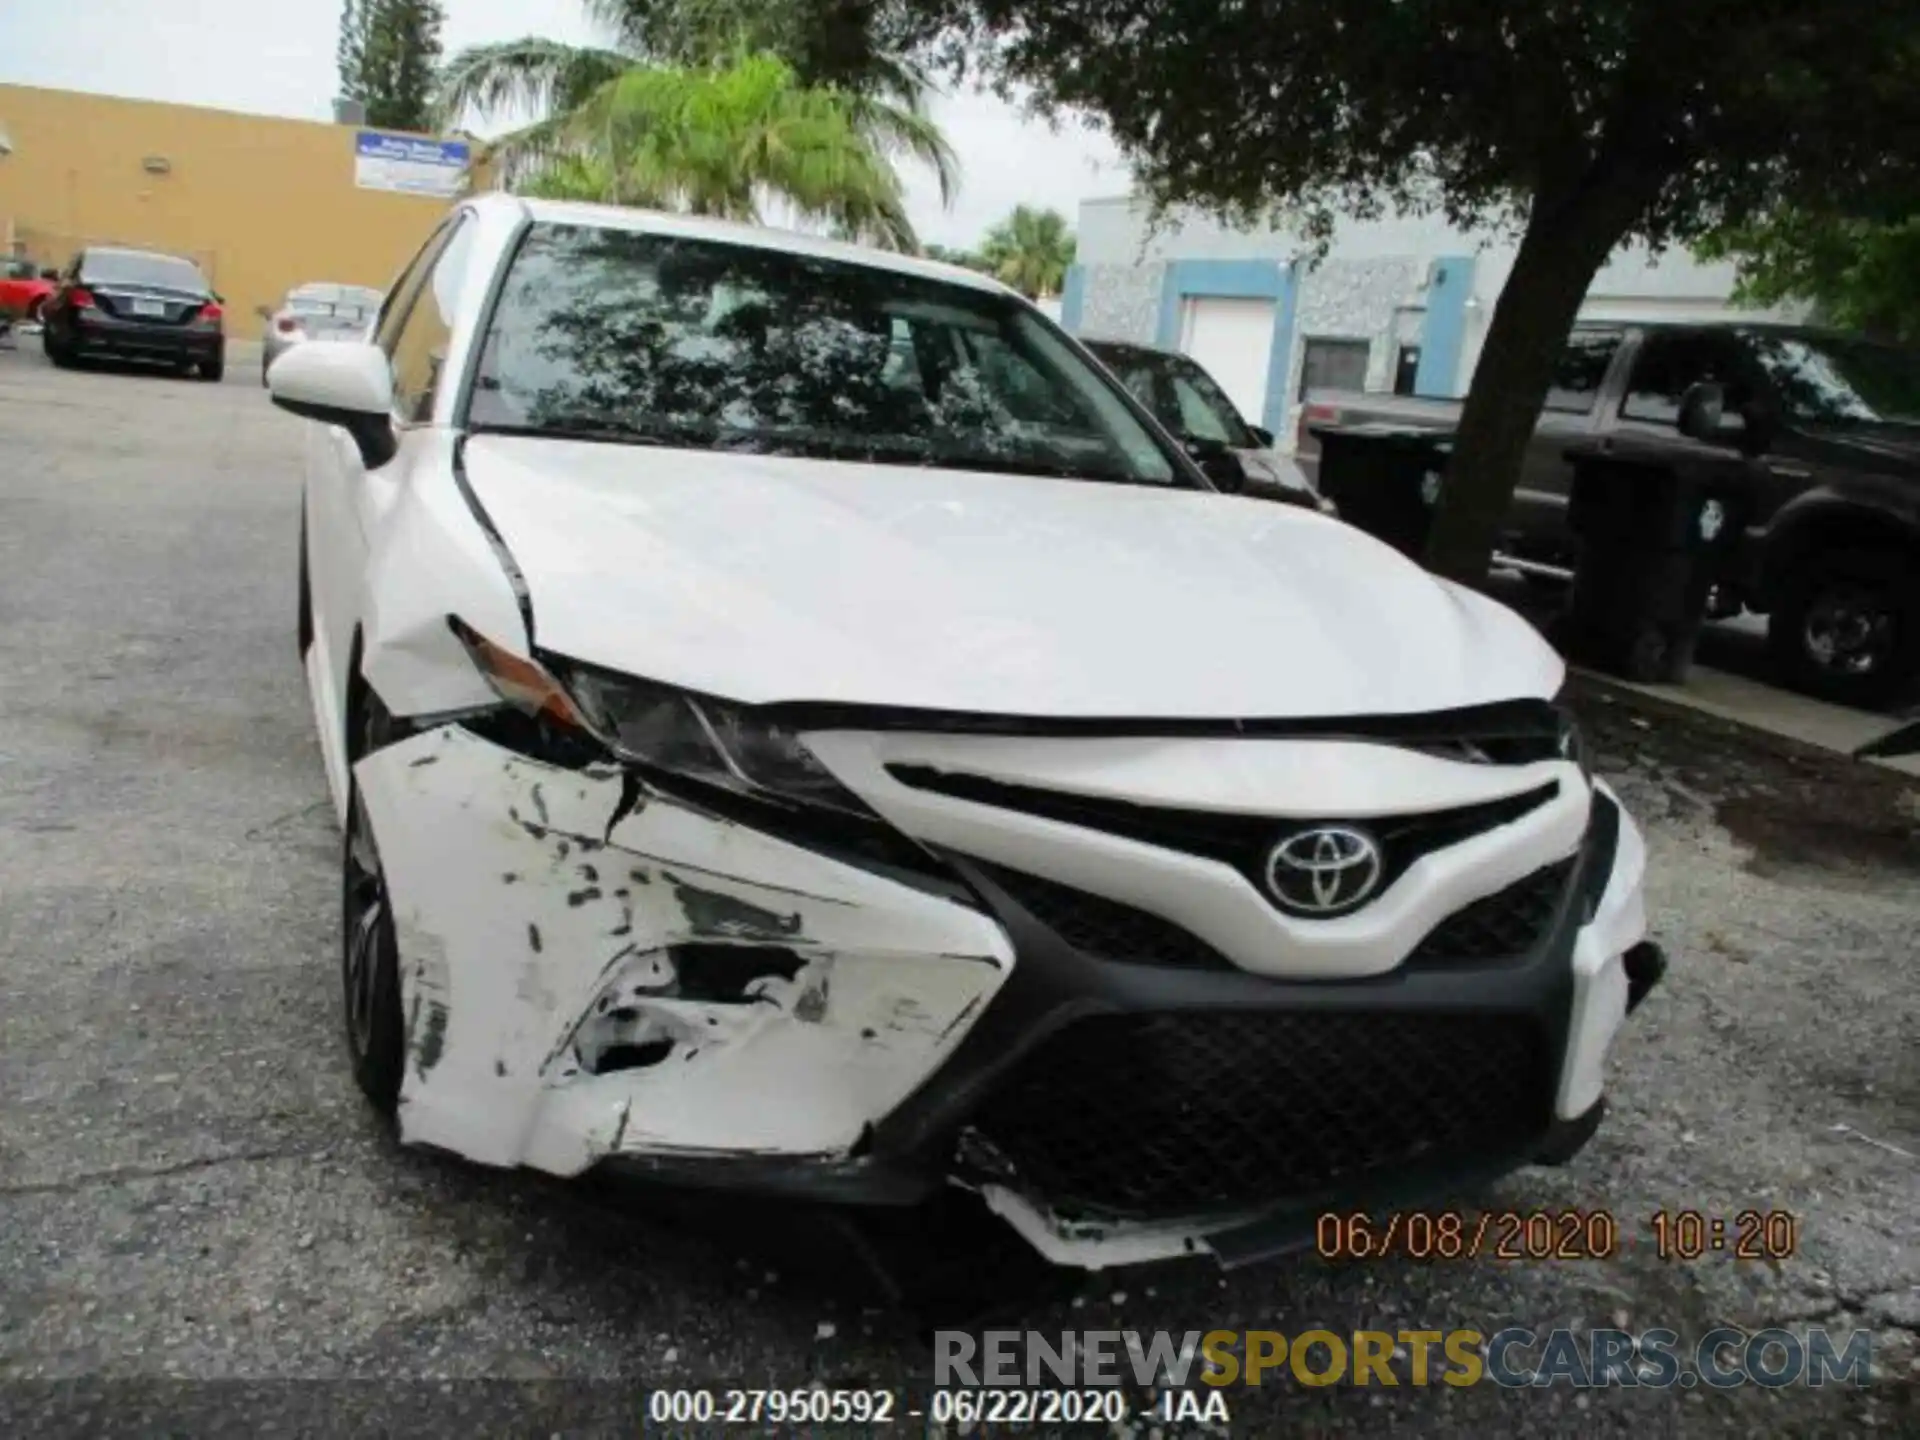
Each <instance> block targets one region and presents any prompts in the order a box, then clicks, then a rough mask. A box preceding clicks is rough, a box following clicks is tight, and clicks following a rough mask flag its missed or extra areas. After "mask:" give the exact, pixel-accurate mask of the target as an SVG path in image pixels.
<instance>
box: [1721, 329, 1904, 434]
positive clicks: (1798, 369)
mask: <svg viewBox="0 0 1920 1440" xmlns="http://www.w3.org/2000/svg"><path fill="white" fill-rule="evenodd" d="M1751 339H1752V342H1753V350H1754V354H1755V355H1756V356H1757V357H1758V359H1759V361H1760V366H1761V368H1762V369H1763V370H1765V371H1766V372H1767V377H1768V378H1769V379H1770V380H1771V381H1772V382H1773V386H1774V390H1775V391H1776V393H1778V395H1779V396H1780V399H1781V402H1782V403H1783V404H1784V405H1785V406H1786V408H1787V413H1788V414H1789V415H1791V416H1793V418H1794V419H1796V420H1799V421H1802V422H1804V423H1807V424H1812V425H1920V351H1915V350H1905V349H1901V348H1900V347H1899V346H1896V345H1882V344H1879V343H1877V342H1875V341H1871V340H1856V339H1852V338H1849V337H1843V336H1828V335H1778V334H1767V333H1765V332H1756V333H1754V334H1753V335H1752V336H1751Z"/></svg>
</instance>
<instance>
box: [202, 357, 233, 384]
mask: <svg viewBox="0 0 1920 1440" xmlns="http://www.w3.org/2000/svg"><path fill="white" fill-rule="evenodd" d="M226 374H227V359H226V356H224V355H223V356H221V357H220V358H219V359H218V360H202V361H201V362H200V378H201V379H202V380H213V381H218V380H223V379H225V378H226Z"/></svg>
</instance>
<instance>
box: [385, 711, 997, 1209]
mask: <svg viewBox="0 0 1920 1440" xmlns="http://www.w3.org/2000/svg"><path fill="white" fill-rule="evenodd" d="M427 757H432V758H433V759H434V760H435V761H436V763H435V764H432V765H425V766H423V765H418V764H416V763H414V762H416V761H418V760H420V759H423V758H427ZM356 774H357V778H358V780H359V782H360V785H361V789H362V793H363V794H364V795H365V796H366V797H367V804H368V807H369V810H370V812H371V815H372V818H373V823H374V827H375V832H376V834H377V835H378V837H379V843H380V853H381V857H382V861H383V864H384V865H385V867H386V870H387V884H388V890H389V894H390V896H391V898H392V903H393V907H394V913H395V918H396V933H397V934H398V935H399V937H400V945H401V951H402V955H401V958H402V966H401V984H402V1002H403V1007H404V1008H405V1009H406V1010H407V1011H408V1013H414V1010H415V1007H416V1006H418V1007H419V1009H418V1013H419V1015H420V1016H422V1017H425V1018H422V1019H421V1020H419V1021H418V1022H417V1023H418V1025H419V1026H420V1029H419V1031H418V1043H416V1044H415V1045H414V1049H413V1050H411V1051H410V1056H411V1058H412V1060H413V1061H414V1063H412V1064H410V1065H409V1068H408V1072H407V1077H406V1080H405V1082H404V1085H403V1090H402V1101H403V1104H402V1109H401V1135H402V1138H403V1139H404V1140H406V1141H408V1142H411V1143H423V1144H432V1145H436V1146H439V1147H442V1148H445V1149H449V1150H452V1151H455V1152H457V1153H459V1154H462V1155H466V1156H468V1157H469V1158H472V1159H474V1160H478V1161H481V1162H483V1163H488V1164H496V1165H514V1164H525V1165H530V1166H534V1167H536V1168H540V1169H544V1170H549V1171H552V1172H554V1173H557V1174H563V1175H565V1174H574V1173H577V1172H579V1171H580V1170H583V1169H585V1168H587V1167H588V1166H590V1165H591V1164H592V1163H593V1162H594V1161H595V1160H596V1159H598V1158H599V1157H600V1156H602V1155H605V1154H607V1153H610V1152H613V1151H620V1152H624V1153H634V1154H646V1153H660V1154H666V1153H672V1154H674V1155H677V1156H686V1155H700V1154H711V1155H714V1156H716V1157H732V1156H738V1155H742V1154H756V1155H776V1156H777V1155H792V1156H794V1157H796V1158H802V1157H807V1158H835V1157H841V1156H844V1155H846V1154H847V1153H848V1152H849V1150H850V1149H851V1148H852V1147H853V1146H855V1145H856V1144H857V1143H858V1142H859V1139H860V1136H861V1135H862V1134H863V1133H865V1132H866V1131H867V1129H868V1128H869V1127H871V1126H872V1125H873V1124H874V1123H876V1122H877V1121H878V1120H880V1119H882V1118H884V1117H885V1115H887V1114H888V1113H889V1112H891V1111H892V1110H893V1109H894V1108H895V1107H897V1106H898V1105H899V1104H900V1103H901V1102H902V1101H903V1100H905V1099H906V1098H907V1096H909V1095H910V1094H912V1093H913V1091H914V1090H916V1089H917V1088H918V1087H919V1086H920V1084H921V1083H922V1082H923V1081H924V1080H925V1079H926V1078H927V1076H928V1075H930V1074H931V1073H932V1072H933V1071H934V1070H935V1069H937V1068H938V1066H939V1065H940V1064H941V1063H942V1062H943V1061H944V1060H945V1058H946V1056H947V1055H948V1054H950V1053H951V1051H952V1049H953V1048H954V1046H956V1045H957V1044H959V1043H960V1041H961V1040H962V1039H963V1038H964V1036H965V1034H966V1032H967V1030H968V1028H969V1027H970V1026H971V1025H972V1024H973V1023H974V1022H975V1021H976V1020H977V1019H978V1016H979V1014H980V1012H981V1011H982V1010H983V1009H984V1007H985V1005H986V1003H987V1002H988V1001H989V1000H990V999H991V998H992V996H993V994H994V993H995V992H996V991H997V990H998V988H999V986H1000V985H1001V983H1003V981H1004V980H1005V978H1006V975H1007V973H1008V972H1009V970H1010V968H1011V966H1012V964H1013V958H1012V953H1011V949H1010V947H1009V945H1008V942H1007V940H1006V937H1005V935H1004V934H1003V933H1002V932H1001V931H1000V930H999V928H998V927H997V926H996V925H994V924H993V922H992V921H991V920H990V919H988V918H987V917H985V916H983V915H981V914H980V913H979V912H977V911H975V910H973V909H971V908H969V907H967V906H964V905H959V904H955V903H953V902H952V901H949V900H945V899H942V898H940V897H938V896H934V895H929V894H926V893H924V892H922V891H920V890H917V889H914V888H913V887H910V886H907V885H903V884H900V883H899V882H897V881H893V880H890V879H886V878H884V877H882V876H880V875H877V874H874V873H872V872H869V871H866V870H863V869H860V868H858V867H855V866H851V865H847V864H844V863H841V862H839V861H835V860H832V859H829V858H827V857H826V856H823V855H819V854H816V853H815V852H812V851H809V850H804V849H801V848H799V847H795V846H792V845H788V844H786V843H784V842H782V841H779V840H777V839H774V838H772V837H770V836H766V835H763V834H760V833H759V832H757V831H754V830H752V829H750V828H748V827H744V826H740V825H737V824H734V823H732V822H727V821H720V820H717V819H715V818H714V817H711V816H708V815H704V814H702V813H700V812H698V811H697V810H694V809H690V808H688V807H686V806H683V805H680V804H678V803H677V802H675V801H672V800H670V799H667V798H665V797H662V796H659V795H656V794H652V793H651V792H649V791H646V790H645V789H644V787H637V786H635V785H634V784H633V783H631V781H630V779H629V777H626V776H624V775H623V774H621V773H620V772H618V771H615V770H611V769H608V770H605V771H602V772H596V771H593V770H589V771H569V770H561V769H556V768H554V767H550V766H546V765H542V764H539V763H537V762H534V761H531V760H527V759H523V758H521V757H519V756H517V755H513V754H511V753H510V752H508V751H505V750H503V749H501V748H500V747H498V746H495V745H493V744H492V743H490V742H488V741H485V740H482V739H480V738H479V737H477V736H475V735H473V734H472V733H471V732H468V731H465V730H463V729H460V728H458V727H457V726H444V727H441V728H439V729H435V730H430V731H426V732H423V733H422V734H420V735H416V736H412V737H409V738H408V739H407V740H404V741H401V742H399V743H398V744H396V745H393V746H390V747H388V748H387V749H384V750H381V751H379V752H377V753H376V754H374V755H372V756H369V757H367V758H366V759H364V760H362V761H361V762H360V764H359V767H358V769H357V772H356ZM489 816H491V817H494V818H491V819H490V818H489ZM602 836H604V837H605V838H604V839H600V838H596V837H602ZM588 854H591V855H593V858H592V859H591V860H588V859H585V858H584V857H585V856H586V855H588ZM656 874H658V876H659V878H660V879H661V881H662V883H660V884H655V883H653V882H654V878H655V875H656ZM508 877H512V878H511V879H509V878H508ZM424 956H435V957H437V958H438V964H439V966H440V969H439V971H438V972H437V973H436V972H434V970H433V967H432V966H431V965H429V966H425V967H423V966H422V965H421V964H419V963H416V962H417V961H418V960H419V959H420V958H421V957H424ZM955 957H965V958H955ZM435 1006H437V1007H438V1012H437V1013H438V1017H439V1018H437V1019H435V1018H433V1017H434V1015H435V1013H436V1012H435V1010H434V1008H433V1007H435ZM429 1035H431V1036H432V1038H431V1040H429V1039H428V1036H429ZM423 1044H424V1045H426V1046H428V1048H429V1049H431V1050H433V1051H434V1052H435V1053H434V1060H433V1063H432V1064H430V1065H426V1066H424V1067H423V1066H422V1065H421V1064H420V1063H419V1061H420V1053H419V1047H420V1045H423Z"/></svg>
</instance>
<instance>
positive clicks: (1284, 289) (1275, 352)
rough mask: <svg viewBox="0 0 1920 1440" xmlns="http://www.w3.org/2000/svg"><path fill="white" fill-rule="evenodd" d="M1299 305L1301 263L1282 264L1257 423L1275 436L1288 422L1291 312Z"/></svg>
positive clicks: (1278, 434) (1291, 367)
mask: <svg viewBox="0 0 1920 1440" xmlns="http://www.w3.org/2000/svg"><path fill="white" fill-rule="evenodd" d="M1299 306H1300V267H1299V266H1298V265H1285V266H1282V267H1281V271H1280V294H1279V296H1278V297H1277V298H1276V299H1275V300H1274V302H1273V346H1272V348H1271V349H1270V350H1269V351H1268V352H1267V403H1266V404H1265V405H1263V406H1262V407H1261V409H1260V423H1261V424H1262V425H1264V426H1266V427H1267V429H1269V430H1271V431H1272V432H1273V433H1274V437H1275V438H1276V439H1278V438H1279V436H1280V432H1281V431H1282V430H1284V429H1285V428H1286V425H1287V377H1288V376H1289V375H1291V374H1292V373H1293V330H1294V313H1295V311H1297V310H1298V309H1299Z"/></svg>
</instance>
